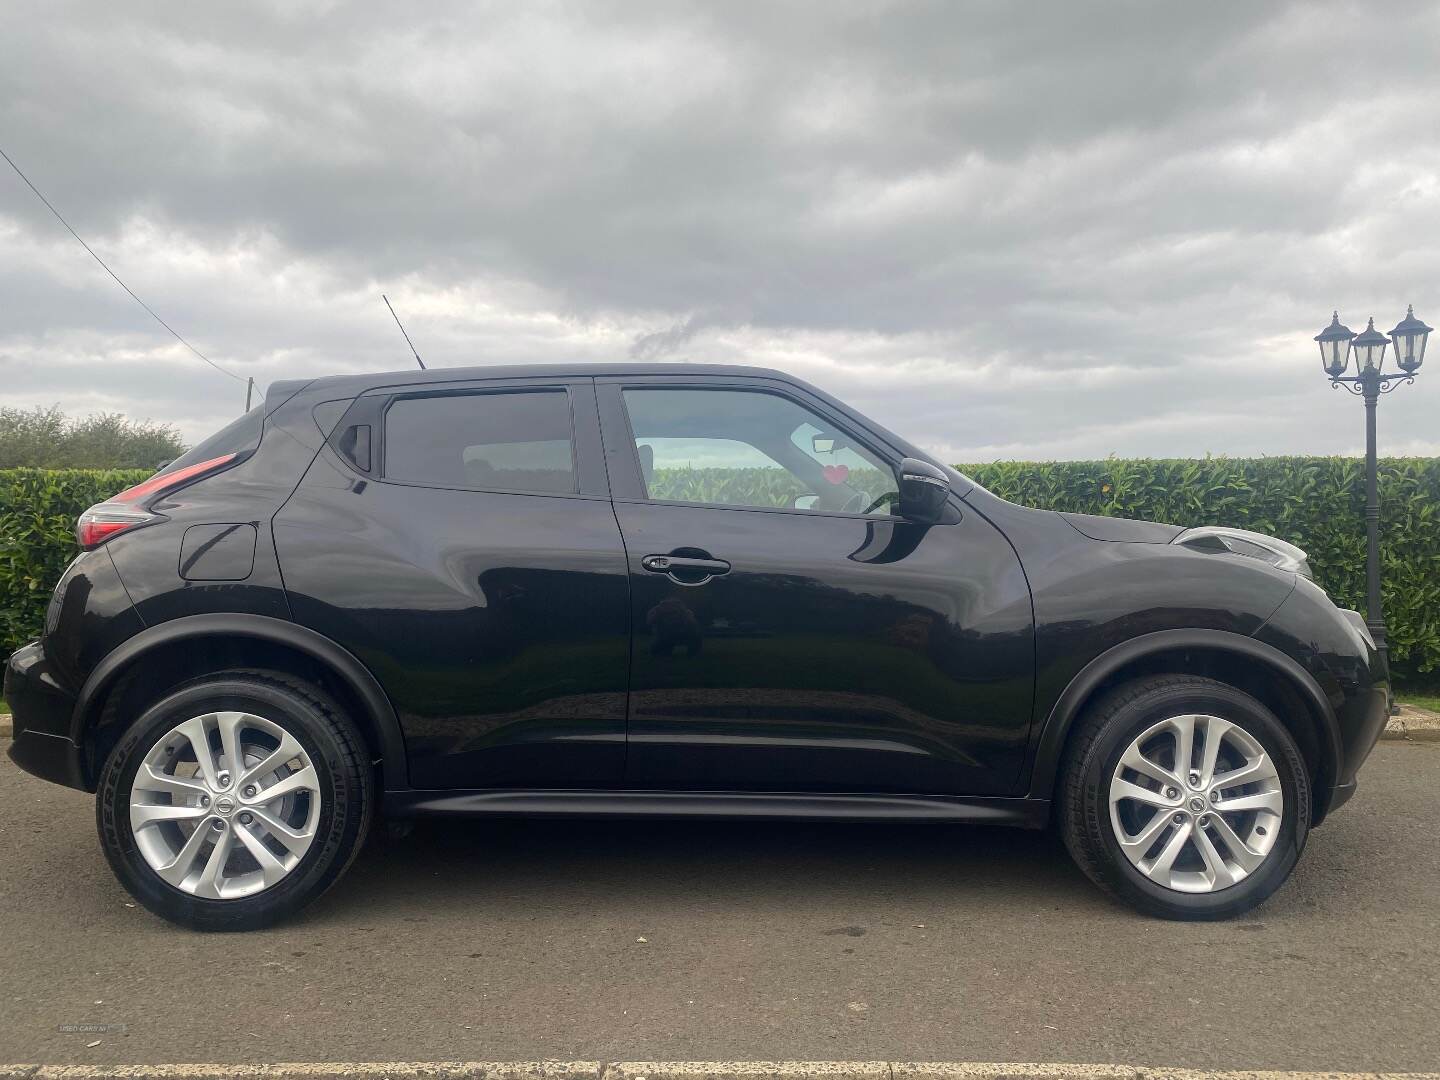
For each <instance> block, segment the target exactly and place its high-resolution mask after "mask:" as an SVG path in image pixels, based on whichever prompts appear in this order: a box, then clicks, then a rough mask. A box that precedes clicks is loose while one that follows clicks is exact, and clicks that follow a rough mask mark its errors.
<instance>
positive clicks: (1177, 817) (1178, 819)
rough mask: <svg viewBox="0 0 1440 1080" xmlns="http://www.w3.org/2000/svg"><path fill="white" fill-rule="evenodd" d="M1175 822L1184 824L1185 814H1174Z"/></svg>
mask: <svg viewBox="0 0 1440 1080" xmlns="http://www.w3.org/2000/svg"><path fill="white" fill-rule="evenodd" d="M1175 824H1176V825H1184V824H1185V815H1184V814H1176V815H1175Z"/></svg>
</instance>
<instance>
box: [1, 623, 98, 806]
mask: <svg viewBox="0 0 1440 1080" xmlns="http://www.w3.org/2000/svg"><path fill="white" fill-rule="evenodd" d="M5 699H6V700H7V701H8V702H9V703H10V711H11V714H12V716H11V720H12V722H13V723H14V726H15V739H14V741H13V742H12V743H11V744H10V760H11V761H13V762H15V764H17V765H19V766H20V768H22V769H24V770H25V771H26V772H28V773H32V774H33V775H35V776H38V777H40V778H41V779H42V780H50V781H52V782H54V783H56V784H64V785H65V786H66V787H73V788H80V789H81V790H82V791H88V790H91V789H90V785H89V783H88V780H87V777H86V775H85V761H84V755H83V754H82V753H81V750H80V748H79V747H78V746H76V745H75V743H74V742H73V741H72V740H71V739H70V719H71V717H72V716H73V715H74V712H75V697H74V695H73V694H71V693H70V692H69V691H67V690H65V689H64V688H63V687H62V686H61V685H60V683H59V682H57V681H56V680H55V678H54V676H53V675H52V674H51V672H50V667H49V662H48V661H47V660H46V659H45V653H44V651H43V650H42V649H41V648H40V644H39V643H38V642H35V643H32V644H30V645H26V646H25V647H24V648H23V649H19V650H17V651H16V652H14V653H12V654H11V656H10V660H9V662H8V663H7V664H6V665H5Z"/></svg>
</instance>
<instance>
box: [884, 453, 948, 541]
mask: <svg viewBox="0 0 1440 1080" xmlns="http://www.w3.org/2000/svg"><path fill="white" fill-rule="evenodd" d="M949 498H950V478H949V477H948V476H946V475H945V473H944V471H943V470H941V469H940V468H938V467H936V466H934V465H931V464H930V463H929V462H928V461H921V460H920V459H919V458H909V457H907V458H906V459H905V460H904V461H902V462H900V502H899V504H898V505H897V506H896V508H895V510H896V513H897V514H899V515H900V516H901V517H903V518H904V519H905V520H906V521H913V522H915V523H916V524H917V525H934V524H935V523H936V522H938V521H939V520H940V518H941V517H942V516H943V515H944V513H945V504H946V502H947V501H948V500H949Z"/></svg>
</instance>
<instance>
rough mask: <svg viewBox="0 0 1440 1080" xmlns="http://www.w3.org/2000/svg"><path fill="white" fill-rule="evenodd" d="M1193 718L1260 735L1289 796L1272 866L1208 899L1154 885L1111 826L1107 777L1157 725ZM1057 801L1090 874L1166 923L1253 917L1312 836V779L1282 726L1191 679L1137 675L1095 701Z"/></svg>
mask: <svg viewBox="0 0 1440 1080" xmlns="http://www.w3.org/2000/svg"><path fill="white" fill-rule="evenodd" d="M1187 713H1204V714H1209V715H1213V716H1219V717H1222V718H1223V719H1225V720H1228V721H1230V722H1231V723H1233V724H1238V725H1239V726H1240V727H1241V728H1243V729H1244V730H1245V731H1246V732H1247V733H1248V734H1249V735H1250V736H1251V737H1252V738H1254V739H1256V740H1257V741H1258V742H1259V743H1260V745H1261V746H1262V747H1263V748H1264V750H1265V752H1266V753H1267V754H1268V755H1269V756H1270V760H1271V762H1272V763H1273V764H1274V766H1275V770H1276V772H1277V773H1278V774H1279V779H1280V789H1281V791H1282V793H1283V795H1284V800H1285V804H1284V813H1283V815H1282V818H1281V824H1280V827H1279V829H1278V830H1277V832H1278V835H1277V836H1276V838H1275V843H1274V846H1273V847H1272V848H1271V850H1270V852H1269V854H1268V856H1267V857H1266V858H1265V861H1264V862H1263V863H1261V864H1260V866H1259V867H1258V868H1257V869H1256V870H1255V871H1254V872H1253V873H1251V874H1249V875H1248V876H1246V877H1244V878H1243V879H1241V880H1240V881H1239V882H1238V883H1236V884H1234V885H1231V886H1229V887H1228V888H1223V889H1217V890H1215V891H1213V892H1208V893H1187V892H1180V891H1176V890H1173V889H1170V888H1167V887H1165V886H1163V885H1161V884H1159V883H1157V882H1155V881H1151V880H1150V879H1149V878H1148V877H1146V876H1145V874H1143V873H1142V872H1141V871H1140V870H1138V869H1137V868H1136V867H1135V866H1133V865H1132V864H1131V863H1130V860H1129V859H1128V858H1126V856H1125V854H1124V852H1123V851H1122V850H1121V848H1120V843H1119V840H1118V839H1117V838H1116V836H1115V832H1114V829H1113V828H1112V826H1111V821H1110V803H1109V792H1110V780H1111V777H1112V776H1113V775H1114V772H1115V768H1116V766H1117V765H1118V763H1119V761H1120V757H1121V755H1122V754H1123V753H1124V752H1125V750H1126V748H1127V747H1128V746H1129V745H1130V743H1131V741H1132V740H1133V739H1135V738H1137V737H1138V736H1139V735H1140V734H1141V733H1142V732H1143V731H1145V729H1146V728H1147V727H1149V726H1150V725H1151V724H1154V723H1157V722H1158V721H1160V720H1163V719H1166V718H1168V717H1171V716H1179V715H1184V714H1187ZM1059 803H1060V805H1059V812H1060V825H1061V831H1062V835H1063V837H1064V840H1065V846H1066V848H1067V849H1069V851H1070V855H1071V857H1072V858H1074V860H1075V862H1076V863H1077V864H1078V865H1079V867H1080V869H1081V870H1083V871H1084V872H1085V874H1086V876H1088V877H1089V878H1090V880H1092V881H1093V882H1095V884H1097V885H1099V886H1100V888H1102V889H1104V890H1105V891H1106V892H1107V893H1109V894H1110V895H1111V896H1113V897H1115V898H1116V899H1119V900H1122V901H1124V902H1125V903H1127V904H1130V905H1131V906H1133V907H1135V908H1138V909H1139V910H1140V911H1142V912H1144V913H1146V914H1148V915H1154V916H1157V917H1159V918H1163V919H1188V920H1213V919H1228V918H1232V917H1234V916H1236V915H1239V914H1242V913H1243V912H1246V911H1249V910H1250V909H1251V908H1253V907H1255V906H1256V905H1257V904H1259V903H1261V902H1262V901H1264V900H1265V899H1266V898H1267V897H1268V896H1269V895H1270V894H1271V893H1273V892H1274V891H1275V890H1276V889H1278V888H1279V887H1280V886H1281V885H1282V884H1283V883H1284V882H1285V880H1286V878H1288V877H1289V876H1290V872H1291V871H1292V870H1293V869H1294V868H1295V863H1296V862H1297V861H1298V860H1299V858H1300V853H1301V851H1303V850H1304V848H1305V839H1306V837H1307V835H1308V834H1309V831H1310V812H1311V793H1310V776H1309V772H1308V771H1307V769H1306V766H1305V760H1304V758H1303V757H1302V756H1301V753H1300V749H1299V747H1297V746H1296V745H1295V740H1294V739H1293V738H1292V737H1291V735H1290V733H1289V732H1288V731H1286V730H1285V726H1284V725H1283V724H1281V722H1280V721H1279V720H1278V719H1277V718H1276V716H1275V714H1274V713H1272V712H1271V711H1270V710H1269V709H1267V708H1266V707H1265V706H1264V705H1263V704H1261V703H1260V702H1259V701H1257V700H1255V698H1253V697H1251V696H1250V695H1249V694H1246V693H1244V692H1242V691H1240V690H1237V689H1236V688H1235V687H1233V686H1227V685H1226V684H1224V683H1221V682H1217V681H1216V680H1214V679H1207V678H1201V677H1199V676H1193V675H1159V676H1152V677H1148V678H1143V679H1138V680H1136V681H1135V682H1131V683H1127V684H1126V685H1124V686H1121V687H1119V688H1118V689H1116V690H1114V691H1112V692H1111V693H1109V694H1107V695H1106V696H1105V697H1104V698H1103V699H1102V700H1100V701H1098V702H1096V704H1095V705H1094V706H1093V707H1092V708H1090V709H1089V710H1088V711H1087V714H1086V715H1085V716H1084V717H1083V718H1082V719H1081V721H1080V728H1079V730H1078V731H1077V732H1076V734H1075V736H1074V738H1073V740H1072V742H1071V745H1070V749H1069V753H1068V756H1067V760H1066V762H1065V769H1064V774H1063V776H1062V778H1061V786H1060V799H1059Z"/></svg>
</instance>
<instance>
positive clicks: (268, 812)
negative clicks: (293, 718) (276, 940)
mask: <svg viewBox="0 0 1440 1080" xmlns="http://www.w3.org/2000/svg"><path fill="white" fill-rule="evenodd" d="M320 804H321V799H320V785H319V777H318V776H317V774H316V772H315V765H314V762H312V761H311V760H310V756H309V755H308V754H307V753H306V752H305V749H304V747H302V746H301V745H300V743H299V741H298V740H296V738H295V737H294V736H293V735H291V734H290V733H289V732H288V731H286V730H285V729H284V728H282V727H281V726H280V725H279V724H277V723H275V722H274V721H272V720H267V719H265V718H264V717H263V716H256V715H254V714H253V713H247V712H212V713H203V714H201V715H200V716H194V717H191V718H190V719H189V720H186V721H185V722H184V723H180V724H176V725H175V726H174V727H173V728H171V729H170V731H169V732H168V733H166V734H165V735H164V736H163V737H161V739H160V740H159V741H158V742H156V744H155V745H154V746H153V747H152V748H151V749H150V752H149V753H147V754H146V755H145V759H144V760H143V761H141V762H140V768H139V769H138V770H137V772H136V773H135V779H134V782H133V783H132V785H131V790H130V829H131V832H132V833H134V836H135V843H136V845H137V846H138V847H139V849H140V854H141V855H142V856H143V857H144V859H145V861H146V862H147V863H148V864H149V865H150V868H151V869H152V870H154V871H155V873H156V874H158V875H159V876H160V878H161V879H162V880H164V881H166V882H168V883H169V884H171V885H173V886H175V887H176V888H177V889H180V890H182V891H184V892H187V893H191V894H193V895H195V896H203V897H207V898H209V899H218V900H231V899H236V898H239V897H242V896H253V895H254V894H255V893H258V892H262V891H264V890H265V889H268V888H270V887H271V886H272V885H274V884H275V883H276V882H278V881H280V880H281V879H282V878H284V877H285V876H286V875H287V874H289V873H290V871H292V870H294V869H295V867H296V866H298V865H299V864H300V860H301V859H303V858H304V857H305V853H306V852H307V851H308V850H309V849H310V845H311V844H312V843H313V842H314V840H315V833H316V829H317V826H318V824H319V821H320Z"/></svg>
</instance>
